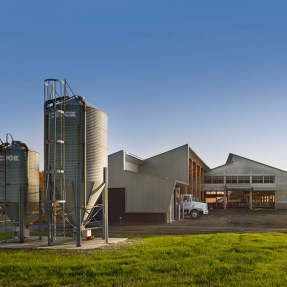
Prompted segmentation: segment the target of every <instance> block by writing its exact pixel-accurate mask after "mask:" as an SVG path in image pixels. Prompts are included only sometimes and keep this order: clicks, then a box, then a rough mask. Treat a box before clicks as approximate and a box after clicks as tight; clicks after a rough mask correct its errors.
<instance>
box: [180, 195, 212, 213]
mask: <svg viewBox="0 0 287 287" xmlns="http://www.w3.org/2000/svg"><path fill="white" fill-rule="evenodd" d="M182 206H183V209H184V213H185V214H187V215H190V218H192V219H198V218H199V217H200V216H201V215H202V214H208V206H207V204H206V203H203V202H197V201H194V197H193V195H192V194H183V196H182Z"/></svg>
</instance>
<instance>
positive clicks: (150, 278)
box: [0, 233, 287, 287]
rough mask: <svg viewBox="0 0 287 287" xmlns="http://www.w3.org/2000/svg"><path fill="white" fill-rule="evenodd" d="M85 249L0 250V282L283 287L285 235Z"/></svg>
mask: <svg viewBox="0 0 287 287" xmlns="http://www.w3.org/2000/svg"><path fill="white" fill-rule="evenodd" d="M132 241H133V242H134V243H135V244H127V245H126V246H122V247H109V248H107V249H102V250H92V251H91V250H90V251H67V250H65V251H54V250H53V251H51V250H50V251H47V250H0V258H1V260H0V286H210V287H215V286H236V287H240V286H242V287H243V286H244V287H246V286H256V287H258V286H268V287H270V286H287V235H286V234H282V233H263V234H207V235H188V236H155V237H145V238H139V239H133V240H132Z"/></svg>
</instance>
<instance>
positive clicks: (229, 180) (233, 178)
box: [226, 176, 237, 183]
mask: <svg viewBox="0 0 287 287" xmlns="http://www.w3.org/2000/svg"><path fill="white" fill-rule="evenodd" d="M226 183H237V176H227V177H226Z"/></svg>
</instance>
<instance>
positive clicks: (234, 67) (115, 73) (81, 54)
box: [0, 0, 287, 170]
mask: <svg viewBox="0 0 287 287" xmlns="http://www.w3.org/2000/svg"><path fill="white" fill-rule="evenodd" d="M46 78H59V79H64V78H67V81H68V83H69V84H70V86H71V87H72V89H73V91H74V92H75V94H79V95H82V96H84V97H85V98H86V100H87V101H88V102H89V103H91V104H93V105H94V106H96V107H98V108H99V109H101V110H103V111H105V112H106V113H107V114H108V116H109V151H108V152H109V154H111V153H114V152H117V151H119V150H122V149H124V150H126V151H128V152H130V153H132V154H135V155H137V156H139V157H142V158H147V157H150V156H153V155H155V154H158V153H161V152H164V151H167V150H170V149H173V148H176V147H178V146H181V145H184V144H186V143H188V144H189V145H190V147H191V148H192V149H193V150H194V151H195V152H196V153H197V154H198V156H199V157H200V158H201V159H202V160H203V161H204V162H205V163H206V164H207V165H208V166H209V167H211V168H213V167H216V166H219V165H222V164H224V163H225V161H226V159H227V157H228V154H229V153H230V152H231V153H235V154H237V155H240V156H243V157H247V158H250V159H253V160H255V161H259V162H262V163H265V164H268V165H271V166H274V167H277V168H280V169H283V170H287V143H286V142H287V132H286V130H287V93H286V92H287V1H286V0H281V1H277V0H269V1H266V0H252V1H250V0H248V1H246V0H240V1H232V0H226V1H223V0H216V1H214V0H202V1H195V0H172V1H171V0H152V1H151V0H111V1H109V0H107V1H102V0H101V1H97V0H82V1H79V0H49V1H39V0H11V1H1V5H0V98H1V111H0V115H1V117H0V121H1V125H0V138H1V139H2V140H5V136H6V134H7V133H11V134H12V135H13V137H14V139H15V140H21V141H24V142H26V143H27V145H28V146H29V147H30V148H32V149H34V150H37V151H39V152H40V154H41V156H40V157H41V164H40V168H41V169H43V127H44V124H43V104H44V95H43V81H44V79H46Z"/></svg>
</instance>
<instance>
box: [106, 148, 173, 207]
mask: <svg viewBox="0 0 287 287" xmlns="http://www.w3.org/2000/svg"><path fill="white" fill-rule="evenodd" d="M108 165H109V188H125V190H126V212H143V213H144V212H164V213H167V211H168V208H169V203H170V199H171V196H172V194H173V191H174V187H175V180H171V179H166V178H160V177H157V176H152V175H147V174H139V173H135V172H131V171H127V170H124V169H123V166H124V152H123V151H120V152H117V153H115V154H112V155H109V163H108Z"/></svg>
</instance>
